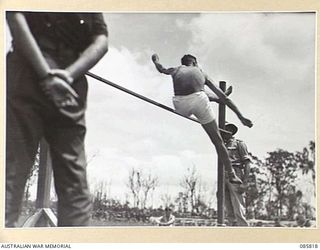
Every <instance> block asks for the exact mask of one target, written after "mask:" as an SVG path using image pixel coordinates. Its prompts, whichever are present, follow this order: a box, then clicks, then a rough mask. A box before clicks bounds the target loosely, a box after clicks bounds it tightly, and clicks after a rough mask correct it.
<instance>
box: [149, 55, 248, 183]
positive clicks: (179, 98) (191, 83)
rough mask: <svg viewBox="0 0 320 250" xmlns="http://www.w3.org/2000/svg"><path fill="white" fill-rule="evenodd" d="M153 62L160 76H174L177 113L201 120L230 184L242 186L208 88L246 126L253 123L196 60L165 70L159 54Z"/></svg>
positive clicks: (185, 60)
mask: <svg viewBox="0 0 320 250" xmlns="http://www.w3.org/2000/svg"><path fill="white" fill-rule="evenodd" d="M152 61H153V63H154V65H155V66H156V68H157V70H158V71H159V72H160V73H163V74H166V75H171V76H172V80H173V88H174V97H173V105H174V107H175V110H176V112H177V113H179V114H181V115H183V116H187V117H189V116H191V115H192V114H193V115H195V116H196V117H197V119H198V120H199V122H200V123H201V125H202V127H203V128H204V130H205V131H206V133H207V134H208V135H209V137H210V140H211V141H212V143H213V144H214V146H215V148H216V150H217V154H218V156H219V157H220V158H221V160H222V162H223V164H224V166H225V168H226V172H227V173H228V177H229V181H230V182H231V183H242V181H241V180H240V179H239V178H238V177H237V176H236V174H235V173H234V170H233V168H232V167H231V163H230V159H229V156H228V151H227V149H226V147H225V145H224V143H223V140H222V138H221V135H220V133H219V128H218V125H217V122H216V120H215V115H214V112H213V109H212V107H211V105H210V101H209V97H208V95H207V94H206V93H205V92H204V85H207V86H208V87H209V88H210V89H211V90H212V91H213V92H214V93H215V94H216V95H217V96H218V98H219V102H221V103H223V104H225V105H227V106H228V107H229V108H230V109H231V110H232V111H233V112H234V113H235V114H236V115H237V116H238V118H239V119H240V121H241V122H242V124H243V125H245V126H248V127H252V125H253V124H252V122H251V121H250V120H249V119H247V118H245V117H244V116H243V115H242V114H241V113H240V111H239V109H238V108H237V107H236V105H235V104H234V103H233V102H232V101H231V100H230V99H229V98H228V97H227V96H226V95H225V94H224V93H223V92H222V91H221V90H220V89H219V88H217V87H216V86H215V85H214V84H213V81H211V80H210V79H209V77H208V76H207V74H206V73H204V72H203V71H202V70H201V69H200V68H199V67H198V64H197V59H196V57H194V56H192V55H184V56H183V57H182V58H181V64H182V65H181V66H178V67H175V68H164V67H163V66H162V65H161V64H160V62H159V57H158V55H157V54H154V55H152Z"/></svg>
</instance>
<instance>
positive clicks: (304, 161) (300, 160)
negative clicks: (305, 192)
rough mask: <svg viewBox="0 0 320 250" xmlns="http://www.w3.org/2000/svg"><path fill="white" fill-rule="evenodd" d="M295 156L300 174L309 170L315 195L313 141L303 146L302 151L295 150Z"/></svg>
mask: <svg viewBox="0 0 320 250" xmlns="http://www.w3.org/2000/svg"><path fill="white" fill-rule="evenodd" d="M295 158H296V162H297V164H298V166H299V168H300V169H301V170H302V174H308V173H309V172H311V178H312V184H313V187H314V195H316V171H315V142H314V141H310V143H309V147H308V148H307V147H304V148H303V150H302V152H297V153H296V154H295Z"/></svg>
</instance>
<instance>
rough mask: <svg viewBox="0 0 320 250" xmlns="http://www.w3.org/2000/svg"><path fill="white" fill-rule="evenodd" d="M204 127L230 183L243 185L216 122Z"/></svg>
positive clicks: (203, 125)
mask: <svg viewBox="0 0 320 250" xmlns="http://www.w3.org/2000/svg"><path fill="white" fill-rule="evenodd" d="M202 127H203V128H204V130H205V131H206V132H207V134H208V135H209V137H210V140H211V141H212V143H213V145H214V146H215V148H216V150H217V153H218V156H219V157H220V158H221V161H222V163H223V165H224V166H225V168H226V171H227V172H228V174H229V175H230V176H229V177H230V178H229V181H230V182H233V183H242V181H241V180H240V179H239V178H238V177H237V176H236V175H235V173H234V170H233V168H232V166H231V162H230V159H229V155H228V151H227V149H226V147H225V145H224V143H223V140H222V138H221V135H220V133H219V128H218V125H217V123H216V121H215V120H213V121H211V122H209V123H207V124H202Z"/></svg>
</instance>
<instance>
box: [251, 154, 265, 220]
mask: <svg viewBox="0 0 320 250" xmlns="http://www.w3.org/2000/svg"><path fill="white" fill-rule="evenodd" d="M250 156H251V161H252V164H251V168H250V174H249V180H248V184H249V187H248V190H247V192H246V209H247V217H249V218H261V217H262V216H263V214H264V209H265V205H264V204H265V201H266V197H267V194H268V193H269V192H270V189H271V184H270V183H269V181H268V171H267V168H266V166H265V164H264V162H262V161H261V160H260V159H259V158H258V157H257V156H254V155H252V154H250Z"/></svg>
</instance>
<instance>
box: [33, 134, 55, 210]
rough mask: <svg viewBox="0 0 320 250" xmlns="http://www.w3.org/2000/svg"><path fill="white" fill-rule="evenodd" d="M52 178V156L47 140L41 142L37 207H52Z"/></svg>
mask: <svg viewBox="0 0 320 250" xmlns="http://www.w3.org/2000/svg"><path fill="white" fill-rule="evenodd" d="M51 179H52V166H51V157H50V153H49V146H48V144H47V142H46V141H44V140H42V141H41V142H40V164H39V175H38V187H37V190H38V191H37V201H36V208H49V207H50V188H51Z"/></svg>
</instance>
